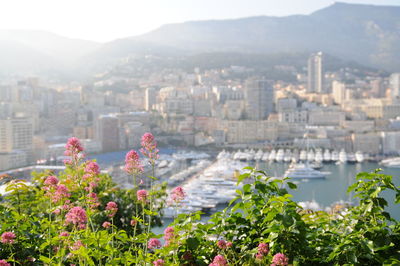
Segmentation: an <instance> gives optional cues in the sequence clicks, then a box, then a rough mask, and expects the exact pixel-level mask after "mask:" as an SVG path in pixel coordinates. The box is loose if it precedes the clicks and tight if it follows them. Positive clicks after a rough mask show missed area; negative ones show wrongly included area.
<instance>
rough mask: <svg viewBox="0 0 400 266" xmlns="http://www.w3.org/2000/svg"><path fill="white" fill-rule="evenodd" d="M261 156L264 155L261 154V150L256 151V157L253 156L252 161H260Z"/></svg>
mask: <svg viewBox="0 0 400 266" xmlns="http://www.w3.org/2000/svg"><path fill="white" fill-rule="evenodd" d="M263 155H264V153H263V152H262V150H258V151H257V153H256V155H254V160H255V161H261V159H262V157H263Z"/></svg>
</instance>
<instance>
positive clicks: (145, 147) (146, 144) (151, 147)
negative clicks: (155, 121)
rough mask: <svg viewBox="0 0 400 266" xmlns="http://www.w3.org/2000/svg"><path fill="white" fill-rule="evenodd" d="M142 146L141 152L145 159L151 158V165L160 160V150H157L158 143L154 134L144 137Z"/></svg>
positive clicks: (146, 134) (147, 134)
mask: <svg viewBox="0 0 400 266" xmlns="http://www.w3.org/2000/svg"><path fill="white" fill-rule="evenodd" d="M141 145H142V148H141V149H140V152H141V153H142V154H143V155H144V156H145V157H147V158H149V160H150V164H151V165H154V163H155V160H157V159H158V158H159V155H158V152H159V150H158V149H157V141H156V140H155V139H154V136H153V134H151V133H145V134H144V135H143V136H142V141H141Z"/></svg>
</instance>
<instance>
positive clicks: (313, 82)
mask: <svg viewBox="0 0 400 266" xmlns="http://www.w3.org/2000/svg"><path fill="white" fill-rule="evenodd" d="M307 70H308V86H307V92H317V93H325V89H324V73H323V69H322V52H318V53H316V54H311V56H310V57H309V58H308V69H307Z"/></svg>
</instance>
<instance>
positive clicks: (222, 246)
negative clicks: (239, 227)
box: [217, 240, 227, 249]
mask: <svg viewBox="0 0 400 266" xmlns="http://www.w3.org/2000/svg"><path fill="white" fill-rule="evenodd" d="M217 246H218V247H219V248H220V249H226V248H227V246H226V241H225V240H218V242H217Z"/></svg>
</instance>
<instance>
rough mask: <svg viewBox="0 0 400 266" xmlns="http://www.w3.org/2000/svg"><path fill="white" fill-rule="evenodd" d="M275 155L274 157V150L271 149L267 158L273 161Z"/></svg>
mask: <svg viewBox="0 0 400 266" xmlns="http://www.w3.org/2000/svg"><path fill="white" fill-rule="evenodd" d="M275 157H276V151H275V150H272V151H271V152H270V153H269V157H268V159H269V160H270V161H274V160H275Z"/></svg>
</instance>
